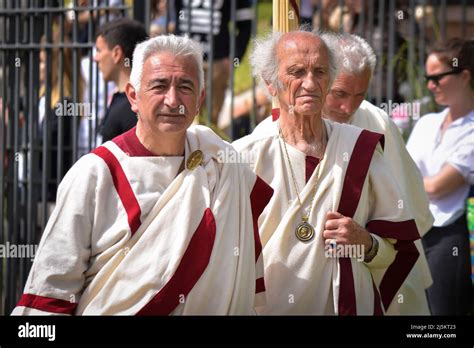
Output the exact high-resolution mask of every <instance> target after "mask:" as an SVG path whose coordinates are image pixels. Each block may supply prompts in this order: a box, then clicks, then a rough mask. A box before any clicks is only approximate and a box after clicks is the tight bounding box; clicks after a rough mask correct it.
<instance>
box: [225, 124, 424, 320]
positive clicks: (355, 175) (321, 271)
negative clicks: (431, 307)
mask: <svg viewBox="0 0 474 348" xmlns="http://www.w3.org/2000/svg"><path fill="white" fill-rule="evenodd" d="M324 123H325V127H326V129H327V133H328V136H329V140H328V144H327V148H326V152H325V155H324V159H323V160H322V161H321V163H320V164H319V166H321V167H320V168H319V175H318V178H317V177H316V175H317V173H318V170H315V171H314V172H313V173H312V175H311V177H309V179H308V182H307V184H305V164H306V160H307V159H306V156H305V154H304V153H302V152H300V151H298V150H297V149H295V148H293V147H291V146H289V145H287V149H288V152H289V156H290V159H291V162H292V166H293V170H294V172H295V178H296V181H297V184H298V186H299V188H300V197H301V200H302V202H303V206H304V207H306V206H307V205H309V204H310V201H311V195H312V192H313V187H314V186H315V185H317V190H316V195H315V196H314V201H313V206H312V209H311V214H310V217H309V222H310V223H311V224H312V225H313V226H314V228H315V232H316V234H315V237H314V238H313V239H312V240H311V241H309V242H301V241H299V240H298V239H297V238H296V236H295V228H296V227H297V225H298V224H299V223H300V222H301V213H302V211H301V209H300V207H299V203H298V200H297V196H296V191H295V187H294V184H293V181H292V175H291V172H290V167H289V164H288V161H287V159H286V155H285V152H284V149H283V146H282V145H281V141H280V140H279V137H278V128H277V122H268V121H265V122H264V123H262V124H260V125H259V126H258V127H257V128H256V129H255V131H254V132H253V133H252V134H251V135H250V136H247V137H245V138H242V139H240V140H238V141H236V142H234V144H233V145H234V147H235V148H236V149H237V150H238V151H241V152H242V154H243V155H244V157H248V158H252V159H253V160H254V162H253V163H252V167H253V169H254V171H255V172H256V173H257V175H258V176H260V177H261V178H262V179H264V180H265V181H266V182H268V183H269V184H270V186H272V188H273V189H274V195H273V197H272V199H271V200H270V203H269V204H268V205H267V207H266V208H265V210H264V211H263V213H262V214H261V216H260V218H259V230H260V237H261V241H262V244H263V255H264V264H265V285H266V298H267V303H266V306H263V307H261V308H259V309H258V310H257V312H258V313H261V314H319V315H331V314H336V315H356V314H357V315H373V314H375V315H379V314H383V312H384V308H385V309H386V308H387V307H388V305H389V304H390V303H391V301H392V299H393V297H394V296H395V294H396V292H397V291H398V289H399V288H400V285H401V284H402V283H403V281H404V279H405V278H406V276H407V274H408V273H409V272H410V270H411V268H412V267H413V264H414V263H415V262H416V260H417V258H418V251H417V249H416V247H415V245H414V243H413V241H414V240H416V239H418V238H419V234H418V231H417V228H416V224H415V222H414V220H413V218H412V216H411V215H410V212H409V211H407V210H406V209H400V208H399V207H400V202H403V201H404V197H403V194H402V193H401V191H400V189H399V187H398V185H397V183H396V180H394V178H393V176H392V175H391V173H390V170H389V167H387V166H386V164H385V162H384V158H383V154H382V146H381V144H382V145H383V136H382V135H381V134H378V133H372V132H369V131H366V130H362V129H360V128H357V127H353V126H350V125H341V124H338V123H332V122H330V121H325V122H324ZM328 211H338V212H340V213H341V214H342V215H345V216H349V217H352V218H353V219H354V220H355V221H356V222H357V223H358V224H360V225H361V226H362V227H365V228H366V229H367V230H369V232H371V233H372V234H373V235H374V236H375V238H377V240H378V241H379V244H380V248H379V251H378V254H377V256H376V257H375V258H374V259H373V260H372V261H371V262H370V263H368V264H366V263H364V262H360V261H358V260H357V259H356V258H344V257H341V258H335V257H327V256H326V254H327V253H325V244H324V239H323V236H322V232H323V230H324V224H325V221H326V213H327V212H328Z"/></svg>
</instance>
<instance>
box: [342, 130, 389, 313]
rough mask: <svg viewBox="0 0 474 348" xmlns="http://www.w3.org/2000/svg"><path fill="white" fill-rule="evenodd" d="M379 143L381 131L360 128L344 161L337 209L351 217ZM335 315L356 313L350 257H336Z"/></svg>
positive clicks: (381, 136)
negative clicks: (336, 307)
mask: <svg viewBox="0 0 474 348" xmlns="http://www.w3.org/2000/svg"><path fill="white" fill-rule="evenodd" d="M379 142H380V143H381V144H382V143H383V135H382V134H379V133H374V132H370V131H368V130H365V129H364V130H363V131H362V132H360V134H359V137H358V138H357V141H356V144H355V145H354V149H353V151H352V155H351V158H350V160H349V164H348V165H347V170H346V175H345V177H344V184H343V186H342V193H341V199H340V202H339V207H338V209H337V210H338V212H339V213H340V214H342V215H344V216H347V217H350V218H352V217H353V216H354V214H355V212H356V209H357V206H358V205H359V200H360V196H361V194H362V188H363V186H364V182H365V178H366V176H367V173H368V171H369V166H370V162H371V160H372V156H373V154H374V151H375V148H376V146H377V143H379ZM339 267H340V271H341V275H340V284H339V304H338V308H339V315H356V314H357V303H356V294H355V287H354V275H353V273H352V264H351V259H350V258H345V257H340V258H339Z"/></svg>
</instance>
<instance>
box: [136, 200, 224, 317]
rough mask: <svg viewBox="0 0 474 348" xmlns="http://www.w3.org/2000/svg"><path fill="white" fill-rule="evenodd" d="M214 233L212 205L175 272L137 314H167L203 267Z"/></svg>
mask: <svg viewBox="0 0 474 348" xmlns="http://www.w3.org/2000/svg"><path fill="white" fill-rule="evenodd" d="M215 237H216V222H215V220H214V215H213V214H212V211H211V209H210V208H207V209H206V210H205V211H204V215H203V217H202V220H201V222H200V224H199V226H198V228H197V229H196V232H194V234H193V236H192V238H191V240H190V242H189V245H188V247H187V249H186V251H185V252H184V255H183V258H182V259H181V261H180V263H179V265H178V268H177V269H176V271H175V273H174V274H173V276H172V277H171V279H170V280H169V281H168V283H166V285H165V286H163V288H162V289H161V290H160V291H159V292H158V293H157V294H156V295H155V296H154V297H153V298H152V299H151V300H150V302H148V303H147V304H146V305H145V307H143V308H142V309H141V310H140V311H139V312H138V313H137V315H169V314H170V313H171V312H172V311H174V310H175V308H176V307H177V306H178V305H179V303H180V301H181V300H185V298H186V296H187V295H188V294H189V292H190V291H191V290H192V288H193V287H194V285H195V284H196V283H197V281H198V280H199V278H200V277H201V275H202V274H203V273H204V271H205V270H206V268H207V265H208V264H209V260H210V259H211V254H212V249H213V247H214V240H215ZM163 262H165V261H163Z"/></svg>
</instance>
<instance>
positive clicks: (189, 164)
mask: <svg viewBox="0 0 474 348" xmlns="http://www.w3.org/2000/svg"><path fill="white" fill-rule="evenodd" d="M203 159H204V155H203V153H202V151H201V150H196V151H193V152H192V153H191V154H190V155H189V157H188V160H187V161H186V168H188V169H190V170H194V169H196V168H197V167H198V166H199V165H200V164H201V163H202V160H203Z"/></svg>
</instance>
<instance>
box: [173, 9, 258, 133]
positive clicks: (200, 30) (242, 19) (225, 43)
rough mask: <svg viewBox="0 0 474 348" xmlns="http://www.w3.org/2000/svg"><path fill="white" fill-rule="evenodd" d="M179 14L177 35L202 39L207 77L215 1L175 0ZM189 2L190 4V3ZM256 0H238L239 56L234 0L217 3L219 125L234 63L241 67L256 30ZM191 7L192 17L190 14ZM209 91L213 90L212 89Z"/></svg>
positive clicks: (215, 112) (215, 105)
mask: <svg viewBox="0 0 474 348" xmlns="http://www.w3.org/2000/svg"><path fill="white" fill-rule="evenodd" d="M171 4H172V6H173V5H174V9H175V16H176V18H177V25H176V33H177V35H183V34H186V33H187V34H188V35H189V36H190V37H191V38H192V39H194V40H196V41H197V42H200V43H201V44H202V45H203V47H204V60H205V63H204V71H205V77H206V79H207V70H208V69H210V67H209V62H208V58H209V49H210V43H209V41H208V39H209V35H208V34H209V33H210V32H211V1H191V2H190V1H184V0H175V1H174V4H173V3H171ZM188 4H189V6H188ZM252 4H253V1H252V0H243V1H237V12H236V31H237V34H236V37H235V57H230V39H229V37H230V33H229V22H230V14H231V13H230V12H231V8H230V5H231V2H230V1H223V0H219V1H214V2H213V8H212V11H213V27H212V33H213V40H214V42H213V47H212V50H213V65H212V117H211V121H212V123H214V124H215V125H217V122H218V117H219V112H220V110H221V108H222V104H223V102H224V98H225V91H226V88H227V84H228V80H229V73H230V64H234V65H236V66H237V64H239V61H240V60H241V59H242V57H243V56H244V53H245V50H246V49H247V45H248V43H249V40H250V35H251V31H252V19H253V17H254V13H253V9H252ZM189 9H191V16H189ZM208 93H209V92H208Z"/></svg>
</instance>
